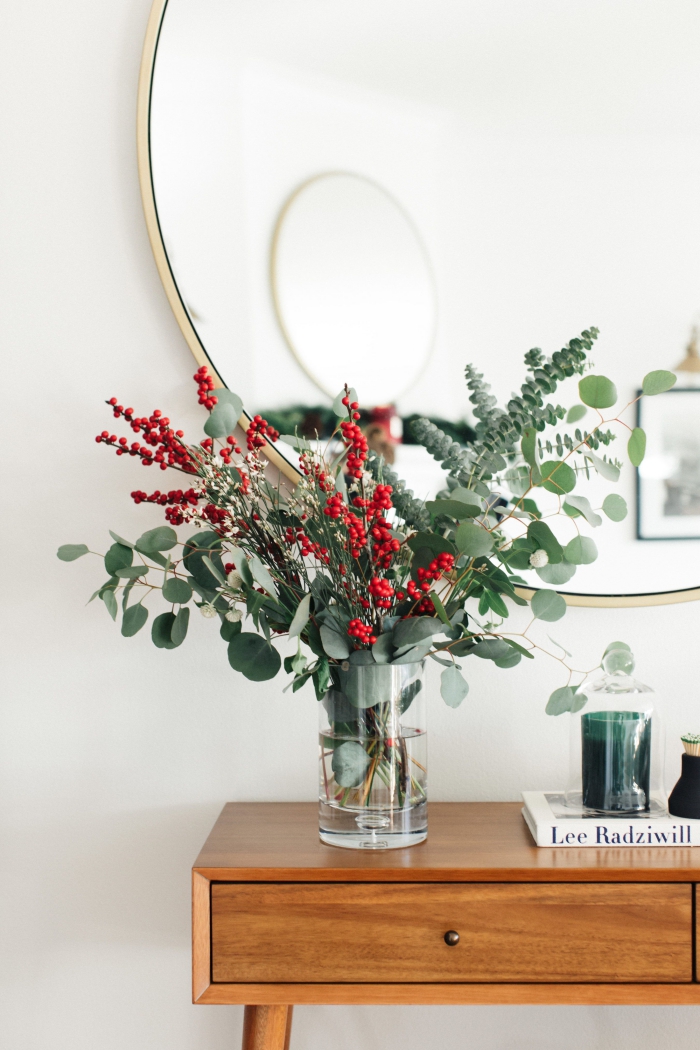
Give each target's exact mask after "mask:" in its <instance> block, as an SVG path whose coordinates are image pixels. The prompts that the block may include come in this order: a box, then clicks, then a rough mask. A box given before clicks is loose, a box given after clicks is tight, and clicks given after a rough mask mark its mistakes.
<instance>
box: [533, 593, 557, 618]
mask: <svg viewBox="0 0 700 1050" xmlns="http://www.w3.org/2000/svg"><path fill="white" fill-rule="evenodd" d="M530 607H531V608H532V615H533V616H534V617H536V618H537V619H538V620H547V621H548V622H549V623H553V622H554V621H555V620H561V618H562V616H564V615H565V613H566V602H565V601H564V599H563V598H562V596H561V595H560V594H557V592H556V591H545V590H541V591H535V593H534V594H533V596H532V601H531V602H530Z"/></svg>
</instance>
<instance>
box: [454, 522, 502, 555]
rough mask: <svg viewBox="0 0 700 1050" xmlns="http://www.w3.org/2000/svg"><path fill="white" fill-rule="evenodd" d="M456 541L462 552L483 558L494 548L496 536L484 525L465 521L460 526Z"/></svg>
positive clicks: (458, 548)
mask: <svg viewBox="0 0 700 1050" xmlns="http://www.w3.org/2000/svg"><path fill="white" fill-rule="evenodd" d="M455 543H456V544H457V550H458V551H459V552H460V554H466V556H467V557H468V558H482V557H484V555H486V554H490V553H491V551H492V550H493V544H494V537H493V535H492V534H491V533H490V532H489V531H488V530H487V529H485V528H484V527H483V526H482V525H476V524H475V523H473V522H470V521H465V522H462V524H461V525H459V526H458V528H457V531H456V533H455Z"/></svg>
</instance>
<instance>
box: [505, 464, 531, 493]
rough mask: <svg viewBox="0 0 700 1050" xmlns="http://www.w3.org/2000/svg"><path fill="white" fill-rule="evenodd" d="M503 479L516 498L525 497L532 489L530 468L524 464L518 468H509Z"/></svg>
mask: <svg viewBox="0 0 700 1050" xmlns="http://www.w3.org/2000/svg"><path fill="white" fill-rule="evenodd" d="M503 479H504V481H505V483H506V484H507V486H508V488H509V489H510V491H511V492H512V493H513V495H514V496H516V497H518V496H524V495H525V493H526V492H527V491H528V489H529V488H530V487H531V483H530V468H529V467H527V466H525V464H524V463H521V464H520V466H518V467H509V468H508V470H507V471H506V472H505V474H504V476H503Z"/></svg>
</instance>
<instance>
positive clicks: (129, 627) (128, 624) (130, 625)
mask: <svg viewBox="0 0 700 1050" xmlns="http://www.w3.org/2000/svg"><path fill="white" fill-rule="evenodd" d="M147 619H148V609H147V608H146V606H145V605H141V604H140V603H139V604H138V605H132V606H130V607H129V608H128V609H126V610H125V612H124V616H123V617H122V634H123V635H124V637H125V638H131V637H132V636H133V635H135V634H138V632H139V631H140V630H141V628H142V627H143V625H144V624H145V622H146V620H147Z"/></svg>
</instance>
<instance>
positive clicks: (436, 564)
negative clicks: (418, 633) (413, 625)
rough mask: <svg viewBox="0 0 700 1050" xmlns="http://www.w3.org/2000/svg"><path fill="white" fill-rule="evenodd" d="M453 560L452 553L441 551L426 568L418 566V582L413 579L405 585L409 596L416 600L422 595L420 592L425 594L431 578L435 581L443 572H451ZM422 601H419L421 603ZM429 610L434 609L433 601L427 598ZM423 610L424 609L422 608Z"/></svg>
mask: <svg viewBox="0 0 700 1050" xmlns="http://www.w3.org/2000/svg"><path fill="white" fill-rule="evenodd" d="M454 564H455V560H454V556H453V555H452V554H447V553H445V552H443V553H442V554H438V556H437V558H433V560H432V561H431V563H430V565H429V566H428V568H427V569H423V568H419V569H418V571H417V573H416V575H417V577H418V583H416V581H415V580H409V581H408V584H407V585H406V590H407V591H408V596H409V598H412V599H414V600H417V599H418V598H421V597H422V594H427V593H428V592H429V591H430V585H431V582H432V581H433V580H435V581H437V580H439V579H441V578H442V576H444V575H445V573H448V572H451V571H452V569H453V568H454ZM423 604H424V602H421V605H423ZM429 606H430V611H431V612H432V611H434V607H433V603H432V602H431V601H430V600H429ZM422 611H423V612H424V611H425V609H423V610H422Z"/></svg>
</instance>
